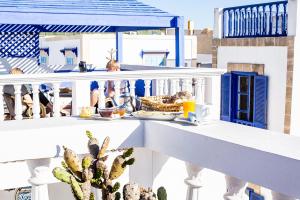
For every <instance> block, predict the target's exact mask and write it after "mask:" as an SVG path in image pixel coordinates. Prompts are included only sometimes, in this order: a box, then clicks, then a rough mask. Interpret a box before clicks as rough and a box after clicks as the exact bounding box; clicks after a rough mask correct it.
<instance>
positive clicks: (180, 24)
mask: <svg viewBox="0 0 300 200" xmlns="http://www.w3.org/2000/svg"><path fill="white" fill-rule="evenodd" d="M176 26H177V28H175V38H176V39H175V42H176V67H180V66H181V67H183V66H184V65H185V60H184V35H185V33H184V18H183V17H177V20H176Z"/></svg>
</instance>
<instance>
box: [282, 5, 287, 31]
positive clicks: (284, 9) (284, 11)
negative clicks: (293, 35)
mask: <svg viewBox="0 0 300 200" xmlns="http://www.w3.org/2000/svg"><path fill="white" fill-rule="evenodd" d="M286 7H287V3H283V20H282V35H284V36H286V35H287V21H286V16H287V13H286Z"/></svg>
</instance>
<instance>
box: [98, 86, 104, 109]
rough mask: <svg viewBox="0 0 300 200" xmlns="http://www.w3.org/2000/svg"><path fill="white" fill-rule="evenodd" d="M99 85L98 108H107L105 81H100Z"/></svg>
mask: <svg viewBox="0 0 300 200" xmlns="http://www.w3.org/2000/svg"><path fill="white" fill-rule="evenodd" d="M98 85H99V88H98V90H99V97H98V108H105V94H104V89H105V88H104V85H105V81H98Z"/></svg>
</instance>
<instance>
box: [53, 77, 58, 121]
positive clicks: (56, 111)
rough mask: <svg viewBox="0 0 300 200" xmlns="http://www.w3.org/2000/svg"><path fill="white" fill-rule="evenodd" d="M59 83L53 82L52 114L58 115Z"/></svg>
mask: <svg viewBox="0 0 300 200" xmlns="http://www.w3.org/2000/svg"><path fill="white" fill-rule="evenodd" d="M59 86H60V83H53V92H54V102H53V116H54V117H60V99H59Z"/></svg>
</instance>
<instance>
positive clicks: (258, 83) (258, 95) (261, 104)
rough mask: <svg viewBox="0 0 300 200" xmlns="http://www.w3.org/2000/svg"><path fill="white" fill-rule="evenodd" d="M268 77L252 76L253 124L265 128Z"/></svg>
mask: <svg viewBox="0 0 300 200" xmlns="http://www.w3.org/2000/svg"><path fill="white" fill-rule="evenodd" d="M267 97H268V77H266V76H254V107H253V126H254V127H258V128H267V106H268V101H267Z"/></svg>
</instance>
